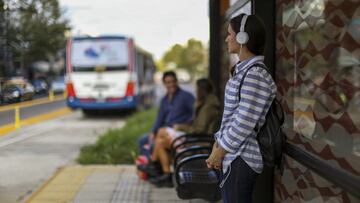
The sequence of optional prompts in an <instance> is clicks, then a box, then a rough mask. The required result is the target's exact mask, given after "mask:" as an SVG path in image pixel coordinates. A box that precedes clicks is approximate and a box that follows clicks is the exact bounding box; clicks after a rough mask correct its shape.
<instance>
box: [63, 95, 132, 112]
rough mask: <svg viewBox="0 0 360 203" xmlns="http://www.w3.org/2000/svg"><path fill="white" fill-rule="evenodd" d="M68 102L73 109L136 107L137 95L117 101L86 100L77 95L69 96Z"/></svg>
mask: <svg viewBox="0 0 360 203" xmlns="http://www.w3.org/2000/svg"><path fill="white" fill-rule="evenodd" d="M66 103H67V105H68V106H69V107H70V108H72V109H78V108H79V109H94V110H95V109H98V110H101V109H134V108H136V106H137V97H123V98H121V99H119V100H116V101H106V100H105V101H99V100H91V101H88V100H87V101H84V100H82V99H79V98H77V97H68V98H67V99H66Z"/></svg>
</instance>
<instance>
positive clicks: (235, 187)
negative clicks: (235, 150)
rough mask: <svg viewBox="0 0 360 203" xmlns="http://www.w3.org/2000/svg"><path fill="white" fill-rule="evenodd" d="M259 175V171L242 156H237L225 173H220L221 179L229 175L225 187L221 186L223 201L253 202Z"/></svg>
mask: <svg viewBox="0 0 360 203" xmlns="http://www.w3.org/2000/svg"><path fill="white" fill-rule="evenodd" d="M230 167H231V168H230ZM229 173H230V174H229ZM257 176H258V173H256V172H255V171H253V170H252V169H251V168H250V167H249V166H248V165H247V164H246V162H245V161H244V160H243V159H242V158H240V157H238V158H236V159H235V160H234V161H233V162H232V163H231V166H229V168H228V170H227V171H226V173H225V174H223V173H220V178H221V180H223V179H224V178H226V177H227V178H226V181H225V182H224V184H223V187H222V188H220V189H221V196H222V200H223V202H224V203H251V202H252V192H253V189H254V185H255V181H256V177H257Z"/></svg>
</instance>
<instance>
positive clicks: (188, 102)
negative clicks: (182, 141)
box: [152, 88, 195, 133]
mask: <svg viewBox="0 0 360 203" xmlns="http://www.w3.org/2000/svg"><path fill="white" fill-rule="evenodd" d="M194 101H195V98H194V96H193V95H192V94H191V93H189V92H187V91H184V90H182V89H180V88H178V89H177V91H176V92H175V95H174V97H173V98H172V99H171V101H170V100H169V97H168V95H166V96H164V97H163V98H162V99H161V102H160V109H159V113H158V116H157V118H156V122H155V124H154V126H153V130H152V132H154V133H155V132H156V131H157V130H158V129H159V128H161V127H165V126H168V127H171V126H172V125H174V124H177V123H189V122H191V121H192V118H193V108H194Z"/></svg>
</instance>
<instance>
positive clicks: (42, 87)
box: [32, 79, 48, 94]
mask: <svg viewBox="0 0 360 203" xmlns="http://www.w3.org/2000/svg"><path fill="white" fill-rule="evenodd" d="M32 85H33V86H34V89H35V93H36V94H44V93H47V91H48V84H47V83H46V81H45V80H42V79H34V80H33V81H32Z"/></svg>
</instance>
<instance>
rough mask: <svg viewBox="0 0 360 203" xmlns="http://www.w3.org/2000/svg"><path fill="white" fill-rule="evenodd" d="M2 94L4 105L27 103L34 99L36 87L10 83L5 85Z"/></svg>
mask: <svg viewBox="0 0 360 203" xmlns="http://www.w3.org/2000/svg"><path fill="white" fill-rule="evenodd" d="M2 93H3V94H2V101H3V102H4V103H12V102H20V101H26V100H31V99H32V98H33V96H34V87H33V86H32V85H31V84H30V83H24V84H16V83H8V84H4V87H3V91H2Z"/></svg>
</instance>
